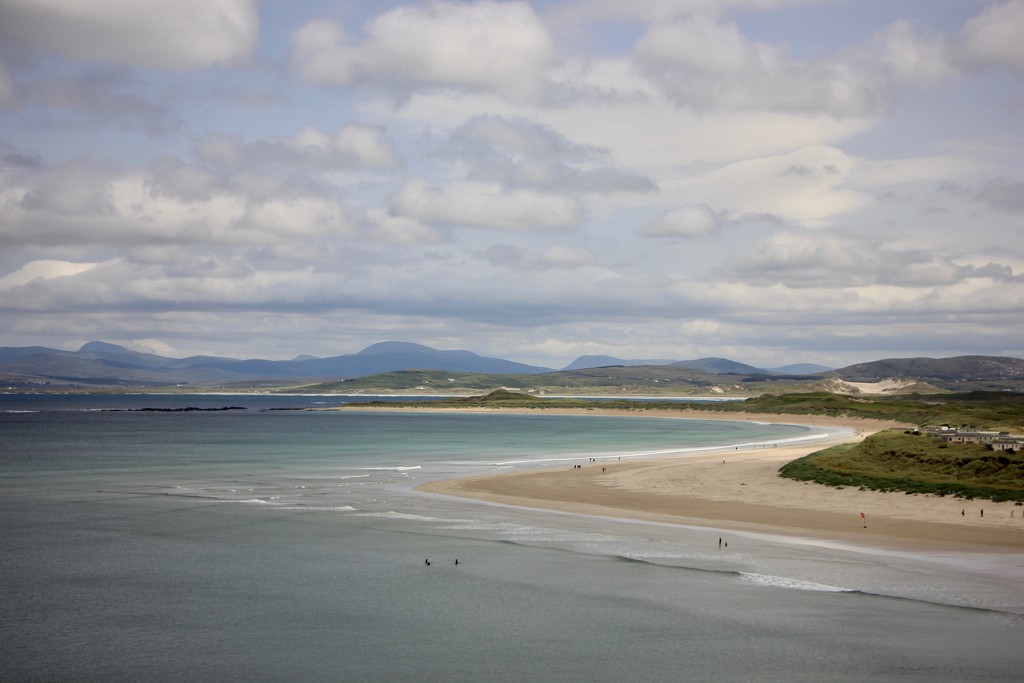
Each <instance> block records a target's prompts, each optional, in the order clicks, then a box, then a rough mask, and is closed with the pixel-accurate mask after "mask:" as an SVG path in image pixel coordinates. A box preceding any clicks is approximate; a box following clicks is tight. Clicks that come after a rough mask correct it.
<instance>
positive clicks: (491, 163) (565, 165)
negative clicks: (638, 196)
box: [438, 116, 656, 193]
mask: <svg viewBox="0 0 1024 683" xmlns="http://www.w3.org/2000/svg"><path fill="white" fill-rule="evenodd" d="M438 154H439V155H441V156H442V157H444V158H452V159H458V160H460V161H462V162H464V163H465V164H467V165H468V166H469V175H470V177H471V178H473V179H475V180H482V181H494V182H498V183H501V184H503V185H506V186H510V187H525V188H535V189H543V190H547V191H549V192H552V191H561V192H580V193H612V192H651V191H653V190H655V189H656V185H655V184H654V182H653V181H652V180H651V179H649V178H647V177H645V176H643V175H641V174H639V173H635V172H630V171H628V170H625V169H623V168H621V167H619V166H618V165H617V164H616V163H615V161H614V159H613V158H612V156H611V155H610V154H609V153H608V151H607V150H605V149H602V148H599V147H597V146H594V145H580V144H577V143H574V142H572V141H571V140H569V139H568V138H567V137H565V136H564V135H562V134H560V133H559V132H558V131H556V130H554V129H553V128H551V127H550V126H544V125H541V124H539V123H536V122H533V121H528V120H526V119H520V118H511V117H502V116H476V117H473V118H472V119H470V120H469V121H467V122H465V123H463V124H462V125H461V126H459V127H458V128H456V129H455V130H454V131H453V132H452V133H451V135H450V136H449V139H448V141H447V142H446V143H445V144H443V145H442V146H441V147H440V149H439V150H438Z"/></svg>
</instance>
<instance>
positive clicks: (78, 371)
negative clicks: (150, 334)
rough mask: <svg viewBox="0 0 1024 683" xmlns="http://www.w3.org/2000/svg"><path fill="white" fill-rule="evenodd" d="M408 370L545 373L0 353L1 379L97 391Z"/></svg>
mask: <svg viewBox="0 0 1024 683" xmlns="http://www.w3.org/2000/svg"><path fill="white" fill-rule="evenodd" d="M412 369H420V370H448V371H458V372H480V373H488V374H537V373H542V372H549V371H550V370H551V368H543V367H538V366H533V365H526V364H523V363H516V362H514V361H508V360H503V359H500V358H486V357H484V356H479V355H477V354H475V353H471V352H469V351H441V350H437V349H432V348H430V347H429V346H422V345H420V344H409V343H405V342H382V343H380V344H374V345H372V346H369V347H367V348H365V349H363V350H362V351H360V352H358V353H353V354H346V355H341V356H334V357H331V358H316V357H313V356H300V357H298V358H296V359H294V360H290V361H274V360H263V359H248V360H238V359H234V358H218V357H214V356H192V357H190V358H164V357H162V356H157V355H154V354H148V353H139V352H137V351H130V350H128V349H126V348H124V347H122V346H118V345H116V344H108V343H106V342H89V343H88V344H85V345H84V346H82V348H80V349H79V350H78V351H61V350H58V349H49V348H46V347H28V348H0V373H3V374H4V375H5V376H7V377H8V378H23V379H25V380H26V381H38V380H43V381H51V382H61V383H88V384H97V385H100V384H110V385H158V384H165V385H166V384H177V383H204V382H207V383H224V382H257V381H271V380H294V381H300V380H305V379H309V380H322V379H326V378H350V377H361V376H364V375H372V374H379V373H383V372H393V371H396V370H412Z"/></svg>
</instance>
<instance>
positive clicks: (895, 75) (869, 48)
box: [861, 21, 960, 86]
mask: <svg viewBox="0 0 1024 683" xmlns="http://www.w3.org/2000/svg"><path fill="white" fill-rule="evenodd" d="M861 56H862V58H863V60H864V61H865V62H867V61H869V60H872V61H873V60H877V61H878V63H880V64H881V65H882V66H884V67H885V68H886V69H887V70H888V73H889V75H890V76H891V77H892V79H893V81H895V82H899V83H910V84H915V85H922V86H933V85H939V84H941V83H943V82H946V81H949V80H951V79H953V78H956V77H958V76H959V75H960V70H959V69H958V68H957V66H956V65H955V64H954V62H953V59H952V54H951V51H950V46H949V39H948V38H947V37H946V35H945V34H943V33H940V32H939V31H935V30H932V29H929V28H928V27H924V26H919V25H916V24H913V23H911V22H909V21H896V22H893V23H892V24H889V25H888V26H886V27H885V28H884V29H882V30H881V31H879V32H877V33H876V34H875V35H874V36H872V37H871V39H870V40H869V41H868V43H867V44H866V45H865V47H864V49H863V50H862V51H861Z"/></svg>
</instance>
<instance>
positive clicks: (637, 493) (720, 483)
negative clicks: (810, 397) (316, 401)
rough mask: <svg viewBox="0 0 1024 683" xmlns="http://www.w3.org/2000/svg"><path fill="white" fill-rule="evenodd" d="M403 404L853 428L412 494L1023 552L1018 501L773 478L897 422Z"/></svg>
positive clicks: (451, 484) (890, 543)
mask: <svg viewBox="0 0 1024 683" xmlns="http://www.w3.org/2000/svg"><path fill="white" fill-rule="evenodd" d="M372 409H375V410H376V409H379V408H372ZM384 409H385V410H387V408H384ZM403 410H440V411H446V410H455V411H462V410H472V411H474V412H497V411H502V410H504V412H518V413H525V414H535V413H538V412H539V414H552V413H551V412H549V411H553V412H554V413H560V414H580V415H594V414H602V415H619V416H623V417H630V416H633V417H668V418H675V419H697V420H723V419H724V420H731V421H749V422H773V423H778V424H800V425H805V426H812V427H838V428H843V429H849V430H853V434H851V435H849V436H844V435H841V434H831V435H830V438H826V439H824V440H821V441H815V442H814V443H812V444H783V445H780V446H777V447H772V448H748V449H742V450H741V449H735V450H731V451H728V450H716V451H712V452H701V453H697V454H693V453H690V454H686V455H667V456H660V457H656V458H643V459H632V458H631V459H629V460H615V461H612V460H609V459H599V460H597V461H596V462H590V463H587V464H584V465H583V466H582V467H581V468H579V469H576V468H572V469H569V468H565V469H552V468H546V469H533V470H529V471H520V472H512V473H503V474H488V475H483V476H473V477H466V478H460V479H448V480H439V481H432V482H425V483H423V484H420V485H419V486H417V487H416V490H418V491H420V492H422V493H425V494H437V495H446V496H453V497H456V498H469V499H474V500H478V501H484V502H488V503H495V504H500V505H508V506H512V507H520V508H529V509H541V510H552V511H558V512H562V513H570V514H578V515H586V516H594V517H611V518H619V519H626V520H634V521H649V522H657V523H664V524H675V525H683V526H690V527H701V528H707V529H709V530H715V531H716V533H719V532H725V531H735V532H748V533H757V534H766V535H771V536H780V537H788V538H790V539H803V540H808V539H813V540H817V541H818V542H831V543H835V542H839V543H843V544H848V545H851V546H872V547H884V548H889V549H901V550H911V551H940V552H942V551H951V552H995V553H1007V552H1019V551H1021V550H1022V549H1024V507H1021V506H1016V505H1015V504H1014V503H1012V502H1001V503H995V502H993V501H991V500H984V501H979V500H964V499H960V498H955V497H950V496H946V497H942V496H936V495H931V494H905V493H895V492H878V491H866V490H864V491H862V490H859V489H852V488H836V487H829V486H825V485H823V484H817V483H814V482H798V481H794V480H791V479H785V478H782V477H780V476H778V469H779V467H781V466H782V465H783V464H785V463H787V462H790V461H792V460H795V459H796V458H800V457H803V456H804V455H807V454H810V453H813V452H816V451H819V450H822V449H823V448H826V447H829V446H833V445H836V444H839V443H849V442H854V441H859V440H861V439H863V438H864V437H866V436H868V435H870V434H873V433H875V432H877V431H880V430H882V429H889V428H900V427H906V426H907V425H904V424H900V423H895V422H884V421H878V420H863V419H858V418H831V417H825V416H804V415H781V414H754V413H743V414H731V413H725V414H723V413H722V412H720V411H701V410H689V411H686V412H678V411H659V410H643V411H628V412H626V411H621V410H614V409H606V410H601V409H544V410H543V411H542V412H540V411H534V410H518V411H516V410H514V409H508V410H506V409H487V408H477V409H461V408H454V409H437V408H409V409H403ZM861 513H864V518H863V519H862V518H861Z"/></svg>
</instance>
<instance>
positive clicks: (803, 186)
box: [662, 145, 870, 227]
mask: <svg viewBox="0 0 1024 683" xmlns="http://www.w3.org/2000/svg"><path fill="white" fill-rule="evenodd" d="M856 163H857V160H856V159H854V158H853V157H850V156H849V155H847V154H844V153H843V152H842V151H840V150H839V149H836V148H834V147H827V146H823V145H817V146H813V147H807V148H804V149H799V150H796V151H793V152H790V153H789V154H782V155H779V156H773V157H764V158H756V159H748V160H745V161H739V162H736V163H734V164H728V165H726V166H724V167H722V168H720V169H717V170H714V171H712V172H710V173H707V174H705V175H703V176H701V177H697V178H691V179H686V180H681V181H677V182H665V183H662V190H663V193H664V194H665V195H667V196H670V197H672V196H676V197H681V198H684V199H685V198H700V199H701V200H703V201H704V202H706V203H707V204H708V205H709V206H715V207H726V208H727V209H728V210H729V211H733V212H736V213H739V214H755V215H770V216H774V217H777V218H778V219H782V220H786V221H790V222H793V223H799V224H802V225H804V226H809V227H810V226H820V225H825V224H827V223H828V221H829V220H830V219H831V218H833V217H834V216H836V215H838V214H841V213H844V212H846V211H850V210H852V209H855V208H858V207H861V206H863V205H864V204H866V203H868V202H869V201H870V199H869V197H868V196H867V195H865V194H862V193H860V192H857V191H855V190H852V189H849V188H848V186H847V183H846V180H847V178H848V177H849V175H850V173H851V172H852V170H853V169H854V167H855V166H856Z"/></svg>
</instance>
